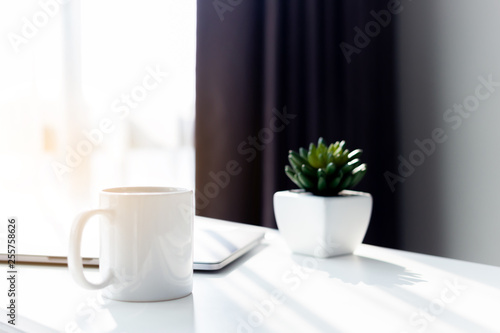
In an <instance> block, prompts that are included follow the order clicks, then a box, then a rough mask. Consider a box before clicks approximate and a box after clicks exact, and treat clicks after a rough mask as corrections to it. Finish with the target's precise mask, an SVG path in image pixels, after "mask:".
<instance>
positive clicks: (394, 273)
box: [292, 254, 426, 288]
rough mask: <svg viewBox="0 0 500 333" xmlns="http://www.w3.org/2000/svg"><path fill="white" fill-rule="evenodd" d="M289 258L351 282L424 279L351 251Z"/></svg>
mask: <svg viewBox="0 0 500 333" xmlns="http://www.w3.org/2000/svg"><path fill="white" fill-rule="evenodd" d="M292 260H293V261H294V262H296V263H297V264H298V265H299V266H304V267H308V268H311V267H314V268H315V269H316V270H318V271H323V272H327V273H328V274H329V276H330V277H331V278H335V279H339V280H341V281H342V282H345V283H349V284H353V285H357V284H359V283H364V284H366V285H369V286H380V287H386V288H392V287H395V286H403V285H412V284H415V283H419V282H425V281H426V280H424V279H422V277H421V275H420V274H418V273H414V272H412V271H410V270H408V269H406V268H405V267H403V266H400V265H396V264H392V263H389V262H386V261H381V260H376V259H372V258H368V257H363V256H359V255H355V254H350V255H344V256H339V257H334V258H326V259H321V258H313V257H306V256H302V255H297V254H294V255H292Z"/></svg>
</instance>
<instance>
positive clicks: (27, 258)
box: [0, 216, 265, 271]
mask: <svg viewBox="0 0 500 333" xmlns="http://www.w3.org/2000/svg"><path fill="white" fill-rule="evenodd" d="M23 224H24V223H23V222H22V221H19V222H18V225H20V227H21V228H20V230H21V231H22V232H20V233H19V232H18V234H17V240H18V241H17V243H18V244H19V245H18V247H16V248H17V251H16V264H20V263H35V264H52V265H66V264H67V262H68V261H67V251H68V249H67V246H64V244H62V243H64V242H55V243H56V246H54V240H51V237H49V236H47V235H40V234H39V233H34V232H32V233H31V234H29V233H27V231H26V229H27V228H26V226H23ZM88 227H90V229H92V228H93V229H95V230H91V232H87V231H86V232H84V236H83V240H82V255H83V264H84V266H90V267H97V266H99V240H98V234H99V232H98V230H97V228H96V227H97V225H94V226H91V225H89V226H88ZM2 229H5V230H0V244H5V245H4V246H5V248H4V249H3V248H2V249H0V262H4V263H5V262H7V261H8V257H7V245H6V244H7V241H6V240H7V228H2ZM86 229H87V228H86ZM264 235H265V232H264V231H262V230H259V228H256V227H254V226H249V225H244V224H241V223H235V222H228V221H223V220H218V219H212V218H207V217H201V216H195V218H194V237H193V238H194V254H193V268H194V269H195V270H202V271H213V270H219V269H221V268H223V267H225V266H227V265H228V264H229V263H231V262H233V261H235V260H236V259H238V258H239V257H241V256H242V255H244V254H245V253H247V252H249V251H250V250H252V249H253V248H255V247H256V246H257V245H259V244H260V242H261V241H262V239H263V238H264ZM67 238H68V239H69V234H68V237H67ZM40 240H44V241H40Z"/></svg>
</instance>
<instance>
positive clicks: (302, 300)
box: [0, 221, 500, 333]
mask: <svg viewBox="0 0 500 333" xmlns="http://www.w3.org/2000/svg"><path fill="white" fill-rule="evenodd" d="M217 223H218V225H219V226H220V227H228V228H229V227H233V226H234V224H231V223H226V222H220V221H218V222H217ZM243 227H248V228H256V227H251V226H243ZM265 230H266V231H267V233H266V238H265V240H264V241H263V242H262V244H261V245H259V246H258V247H257V248H255V249H254V250H252V251H251V252H249V253H248V254H246V255H245V256H243V257H242V258H240V259H239V260H238V261H236V262H234V263H232V264H230V265H229V266H227V267H226V268H224V269H222V270H220V271H217V272H198V271H197V272H195V274H194V288H193V293H192V294H191V295H190V296H188V297H185V298H182V299H178V300H174V301H167V302H153V303H126V302H118V301H111V300H107V299H103V298H102V297H101V295H100V292H99V291H91V290H86V289H82V288H80V287H79V286H77V285H76V284H75V283H74V282H73V281H72V279H71V277H70V276H69V273H68V270H67V268H66V267H61V266H40V265H39V266H36V265H18V266H17V268H18V285H17V290H18V297H17V316H18V318H17V325H16V326H15V327H14V326H12V325H9V324H7V323H6V322H7V320H6V307H5V306H4V307H3V309H2V310H0V315H2V317H1V320H0V331H2V332H37V333H45V332H100V333H105V332H128V333H131V332H244V333H250V332H308V333H312V332H342V333H345V332H384V333H386V332H394V333H412V332H418V333H422V332H440V333H445V332H468V333H469V332H474V333H479V332H500V267H494V266H487V265H482V264H475V263H470V262H464V261H459V260H453V259H447V258H441V257H435V256H429V255H423V254H417V253H411V252H405V251H399V250H392V249H386V248H381V247H376V246H370V245H364V244H363V245H361V246H360V247H359V248H358V249H357V250H356V252H355V253H354V254H353V255H346V256H341V257H335V258H328V259H318V258H313V257H307V256H302V255H296V254H292V253H291V252H290V250H289V249H288V248H287V246H286V244H285V243H284V241H283V239H282V238H281V237H280V235H279V232H278V231H276V230H271V229H265ZM87 275H88V276H89V277H91V278H92V277H93V278H95V279H98V271H97V269H87ZM5 280H6V279H1V281H2V284H1V285H0V288H4V289H3V290H5V291H6V290H7V284H6V281H5ZM6 294H7V293H6V292H1V295H2V296H1V297H4V298H5V301H3V302H1V303H2V304H7V300H6V298H7V295H6ZM1 297H0V298H1ZM2 311H3V313H2Z"/></svg>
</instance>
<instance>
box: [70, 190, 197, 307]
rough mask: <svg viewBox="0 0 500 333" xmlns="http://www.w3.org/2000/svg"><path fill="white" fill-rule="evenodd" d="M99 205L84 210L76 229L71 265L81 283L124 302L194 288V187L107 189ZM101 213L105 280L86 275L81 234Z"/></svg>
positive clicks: (171, 296)
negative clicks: (93, 278) (96, 280)
mask: <svg viewBox="0 0 500 333" xmlns="http://www.w3.org/2000/svg"><path fill="white" fill-rule="evenodd" d="M99 199H100V205H99V206H100V208H99V209H94V210H89V211H86V212H83V213H81V214H79V215H78V216H77V217H76V219H75V221H74V222H73V226H72V229H71V235H70V247H69V256H68V267H69V271H70V273H71V275H72V276H73V278H74V280H75V281H76V282H77V283H78V284H80V285H81V286H82V287H85V288H89V289H103V291H102V294H103V296H104V297H106V298H109V299H114V300H120V301H138V302H141V301H142V302H148V301H164V300H172V299H176V298H180V297H184V296H187V295H189V294H190V293H191V291H192V289H193V191H191V190H186V189H180V188H172V187H119V188H110V189H105V190H102V191H101V193H100V197H99ZM95 215H100V216H101V217H103V218H101V221H100V224H101V225H100V232H101V244H100V259H99V260H100V262H99V271H100V273H101V278H102V282H100V283H92V282H90V281H88V280H87V278H86V277H85V275H84V273H83V265H82V257H81V253H80V248H81V241H82V232H83V229H84V227H85V225H86V223H87V222H88V221H89V219H90V218H91V217H93V216H95Z"/></svg>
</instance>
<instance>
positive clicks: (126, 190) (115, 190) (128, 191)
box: [101, 186, 193, 195]
mask: <svg viewBox="0 0 500 333" xmlns="http://www.w3.org/2000/svg"><path fill="white" fill-rule="evenodd" d="M189 192H193V191H192V190H189V189H186V188H182V187H172V186H119V187H110V188H106V189H103V190H101V193H102V194H107V195H172V194H180V193H189Z"/></svg>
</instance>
